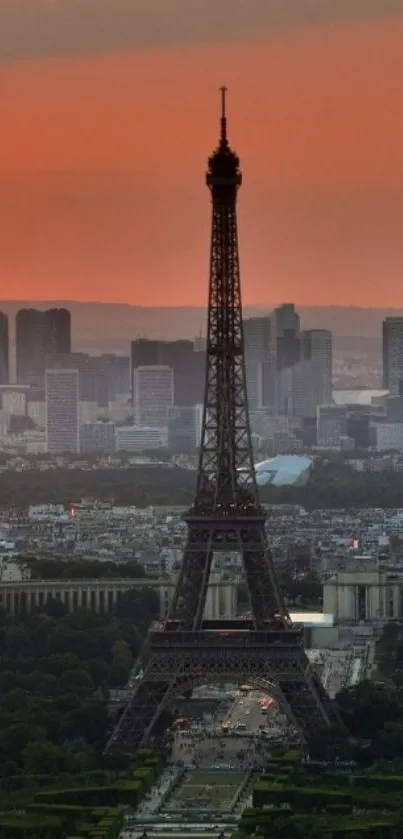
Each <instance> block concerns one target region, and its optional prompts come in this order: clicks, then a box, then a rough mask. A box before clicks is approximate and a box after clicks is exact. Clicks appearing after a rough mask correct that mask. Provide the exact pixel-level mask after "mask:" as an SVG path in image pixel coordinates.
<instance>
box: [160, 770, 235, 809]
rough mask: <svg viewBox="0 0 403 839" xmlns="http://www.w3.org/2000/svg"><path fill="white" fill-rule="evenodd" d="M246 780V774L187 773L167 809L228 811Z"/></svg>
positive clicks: (196, 771)
mask: <svg viewBox="0 0 403 839" xmlns="http://www.w3.org/2000/svg"><path fill="white" fill-rule="evenodd" d="M244 780H245V773H244V772H203V771H202V770H201V771H198V770H195V771H191V772H187V773H186V775H185V776H184V779H183V782H182V783H181V784H180V786H179V787H178V788H177V789H176V790H175V792H174V794H173V796H172V798H171V799H170V801H169V804H168V808H167V809H169V810H181V809H188V808H192V809H201V810H202V809H211V808H212V807H213V808H217V809H219V810H228V809H230V808H231V805H232V802H233V800H234V798H235V796H236V794H237V792H238V790H239V789H240V787H241V785H242V783H243V781H244Z"/></svg>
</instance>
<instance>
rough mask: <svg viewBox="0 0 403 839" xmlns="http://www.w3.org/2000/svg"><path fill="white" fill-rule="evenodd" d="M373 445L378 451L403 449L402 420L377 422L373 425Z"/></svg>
mask: <svg viewBox="0 0 403 839" xmlns="http://www.w3.org/2000/svg"><path fill="white" fill-rule="evenodd" d="M373 427H374V430H375V446H376V449H377V450H378V451H379V452H386V451H390V450H391V449H396V450H397V451H400V452H401V451H403V422H378V423H376V424H375V425H374V426H373Z"/></svg>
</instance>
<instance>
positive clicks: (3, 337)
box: [0, 312, 9, 385]
mask: <svg viewBox="0 0 403 839" xmlns="http://www.w3.org/2000/svg"><path fill="white" fill-rule="evenodd" d="M8 383H9V335H8V317H7V315H5V314H4V312H0V385H8Z"/></svg>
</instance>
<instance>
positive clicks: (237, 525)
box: [107, 88, 337, 751]
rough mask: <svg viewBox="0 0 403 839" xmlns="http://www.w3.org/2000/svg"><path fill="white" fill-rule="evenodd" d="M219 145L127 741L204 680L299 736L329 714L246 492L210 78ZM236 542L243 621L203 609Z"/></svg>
mask: <svg viewBox="0 0 403 839" xmlns="http://www.w3.org/2000/svg"><path fill="white" fill-rule="evenodd" d="M221 97H222V98H221V104H222V111H221V131H220V138H219V143H218V146H217V148H216V150H215V151H214V153H213V154H212V156H211V157H210V158H209V161H208V170H207V176H206V183H207V186H208V189H209V191H210V195H211V201H212V230H211V252H210V253H211V255H210V283H209V300H208V340H207V360H206V385H205V399H204V410H203V425H202V440H201V447H200V456H199V467H198V474H197V486H196V494H195V500H194V503H193V506H192V507H191V508H190V510H189V511H188V512H187V514H186V515H185V516H184V519H185V521H186V522H187V525H188V536H187V543H186V547H185V550H184V555H183V560H182V565H181V569H180V572H179V577H178V582H177V586H176V590H175V593H174V597H173V600H172V603H171V606H170V609H169V613H168V616H167V619H166V621H165V623H164V625H163V628H162V629H158V630H152V631H151V632H150V633H149V636H148V639H147V642H146V647H147V664H146V665H145V669H144V673H143V676H142V678H141V680H140V681H139V683H138V685H137V687H136V689H135V691H134V693H133V695H132V696H131V698H130V701H129V702H128V704H127V706H126V708H125V710H124V712H123V714H122V716H121V718H120V720H119V722H118V724H117V726H116V728H115V730H114V732H113V734H112V736H111V738H110V740H109V742H108V745H107V750H109V749H112V748H120V749H126V750H130V751H135V750H136V749H137V748H138V747H139V746H142V745H145V744H146V743H147V742H148V741H149V738H150V737H151V736H152V732H153V727H154V725H155V723H156V722H157V720H158V718H159V716H160V714H161V713H162V712H163V711H164V710H165V709H166V708H167V707H168V706H169V705H170V704H171V703H172V702H173V700H175V698H178V697H179V696H184V695H186V694H188V692H189V691H191V690H192V689H193V688H195V687H197V686H200V685H204V684H208V683H212V682H220V683H222V682H231V683H239V682H241V683H244V682H246V683H247V684H250V685H251V686H254V687H256V688H258V689H259V690H261V691H265V692H267V693H268V694H269V695H271V696H275V697H277V699H278V701H279V703H280V704H281V705H282V707H283V708H284V710H285V712H286V713H287V715H288V717H289V719H290V721H291V723H292V724H293V725H295V726H296V727H297V728H298V729H299V731H300V733H301V736H302V739H305V740H306V739H307V738H308V737H309V735H310V734H311V733H317V731H318V729H320V728H321V727H323V728H324V727H326V726H329V725H330V724H331V723H333V722H336V721H337V714H336V711H335V709H334V707H333V704H332V702H331V700H330V699H329V697H328V695H327V693H326V691H325V689H324V688H323V686H322V683H321V682H320V679H319V678H318V676H317V674H316V673H315V672H314V671H313V670H312V668H311V666H310V664H309V661H308V658H307V655H306V652H305V649H304V639H303V627H302V626H301V625H296V624H293V623H292V622H291V619H290V616H289V614H288V611H287V609H286V606H285V603H284V600H283V598H282V595H281V592H280V589H279V585H278V582H277V579H276V574H275V571H274V567H273V562H272V558H271V554H270V550H269V546H268V542H267V536H266V526H265V525H266V514H265V511H264V509H263V508H262V507H261V505H260V503H259V499H258V493H257V487H256V479H255V472H254V468H253V459H252V445H251V432H250V425H249V414H248V404H247V396H246V385H245V361H244V342H243V328H242V305H241V288H240V276H239V257H238V233H237V217H236V202H237V194H238V190H239V187H240V186H241V183H242V175H241V172H240V166H239V159H238V157H237V155H236V154H235V152H234V151H233V150H232V149H231V147H230V145H229V143H228V138H227V118H226V110H225V108H226V88H221ZM223 551H225V552H227V553H228V552H230V551H231V552H238V553H239V554H240V555H242V558H243V568H244V574H245V579H246V584H247V587H248V591H249V599H250V608H251V619H250V620H243V619H242V620H241V619H233V620H219V621H207V620H204V618H203V612H204V606H205V601H206V593H207V587H208V581H209V574H210V569H211V566H212V562H213V559H214V555H215V554H216V553H217V552H223Z"/></svg>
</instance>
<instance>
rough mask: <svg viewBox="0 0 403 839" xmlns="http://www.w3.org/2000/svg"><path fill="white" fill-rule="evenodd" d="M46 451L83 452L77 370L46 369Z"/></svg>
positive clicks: (53, 452) (55, 452) (60, 452)
mask: <svg viewBox="0 0 403 839" xmlns="http://www.w3.org/2000/svg"><path fill="white" fill-rule="evenodd" d="M45 402H46V425H45V431H46V451H47V452H51V453H52V454H63V453H67V452H70V453H72V454H74V453H77V452H79V451H80V434H79V429H80V426H79V386H78V370H68V369H67V370H65V369H63V370H61V369H54V370H46V374H45Z"/></svg>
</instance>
